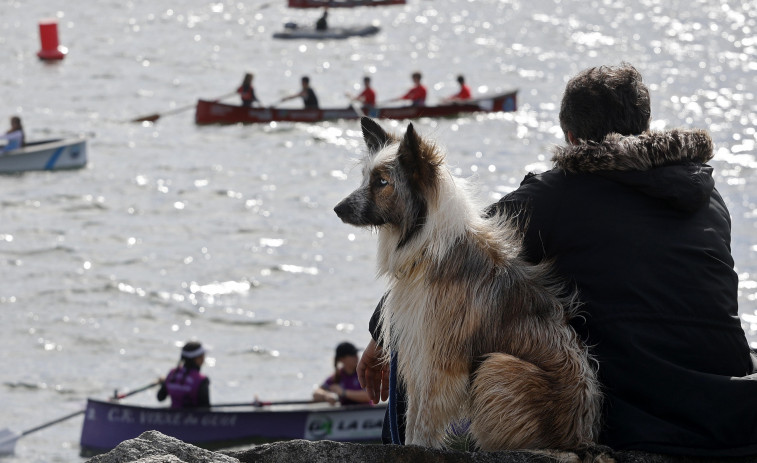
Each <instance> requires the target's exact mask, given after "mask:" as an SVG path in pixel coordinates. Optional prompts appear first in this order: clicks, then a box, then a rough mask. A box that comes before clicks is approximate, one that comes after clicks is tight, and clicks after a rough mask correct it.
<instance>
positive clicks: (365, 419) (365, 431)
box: [80, 399, 386, 455]
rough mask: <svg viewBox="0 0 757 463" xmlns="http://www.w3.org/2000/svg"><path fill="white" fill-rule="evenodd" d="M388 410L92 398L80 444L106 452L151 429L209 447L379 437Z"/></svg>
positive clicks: (88, 450)
mask: <svg viewBox="0 0 757 463" xmlns="http://www.w3.org/2000/svg"><path fill="white" fill-rule="evenodd" d="M385 412H386V406H385V405H379V406H369V405H354V406H346V407H333V406H331V405H329V404H327V403H318V404H312V405H300V406H270V407H244V409H239V408H219V409H216V408H213V409H170V408H154V407H141V406H135V405H126V404H122V403H117V402H106V401H100V400H94V399H89V400H88V401H87V408H86V412H85V415H84V424H83V425H82V432H81V440H80V445H81V453H82V455H93V454H97V453H102V452H107V451H109V450H111V449H113V448H114V447H116V446H117V445H118V444H120V443H121V442H123V441H124V440H127V439H133V438H135V437H137V436H139V435H140V434H142V433H143V432H145V431H149V430H156V431H159V432H161V433H163V434H165V435H167V436H171V437H175V438H177V439H179V440H182V441H184V442H187V443H191V444H194V445H197V446H199V447H203V448H208V449H218V448H224V447H231V446H235V445H242V444H246V443H261V442H273V441H281V440H290V439H307V440H323V439H328V440H334V441H344V442H364V443H369V442H380V441H381V427H382V425H383V421H384V414H385Z"/></svg>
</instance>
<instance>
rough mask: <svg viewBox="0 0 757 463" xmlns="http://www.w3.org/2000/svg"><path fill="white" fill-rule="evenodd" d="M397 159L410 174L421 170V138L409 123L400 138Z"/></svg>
mask: <svg viewBox="0 0 757 463" xmlns="http://www.w3.org/2000/svg"><path fill="white" fill-rule="evenodd" d="M398 155H399V156H398V159H399V161H400V163H401V164H402V165H404V166H405V167H406V168H407V169H408V170H409V171H410V172H418V170H419V169H420V168H421V161H422V160H421V138H420V136H418V132H416V131H415V128H414V127H413V124H412V123H410V124H408V126H407V130H406V131H405V136H403V137H402V142H401V143H400V149H399V153H398Z"/></svg>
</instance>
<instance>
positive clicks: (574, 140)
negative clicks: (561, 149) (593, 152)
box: [567, 130, 578, 145]
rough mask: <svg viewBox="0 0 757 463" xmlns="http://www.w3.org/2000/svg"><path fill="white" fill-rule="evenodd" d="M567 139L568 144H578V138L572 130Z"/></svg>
mask: <svg viewBox="0 0 757 463" xmlns="http://www.w3.org/2000/svg"><path fill="white" fill-rule="evenodd" d="M567 137H568V143H570V144H571V145H577V144H578V138H576V136H575V135H573V132H571V131H570V130H568V133H567Z"/></svg>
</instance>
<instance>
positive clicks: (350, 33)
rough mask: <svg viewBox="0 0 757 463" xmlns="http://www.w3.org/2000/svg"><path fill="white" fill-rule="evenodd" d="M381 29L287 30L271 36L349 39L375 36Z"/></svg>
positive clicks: (276, 37) (307, 28) (332, 28)
mask: <svg viewBox="0 0 757 463" xmlns="http://www.w3.org/2000/svg"><path fill="white" fill-rule="evenodd" d="M380 30H381V29H380V28H379V27H378V26H355V27H329V28H328V29H326V30H323V31H319V30H316V29H315V28H314V27H295V28H287V29H284V30H283V31H281V32H275V33H274V34H273V38H274V39H312V40H328V39H347V38H349V37H368V36H371V35H376V34H378V32H379V31H380Z"/></svg>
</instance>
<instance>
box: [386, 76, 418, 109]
mask: <svg viewBox="0 0 757 463" xmlns="http://www.w3.org/2000/svg"><path fill="white" fill-rule="evenodd" d="M412 78H413V84H414V85H413V88H411V89H410V90H408V92H407V93H405V94H404V95H402V96H401V97H399V98H395V99H393V100H389V101H399V100H410V101H411V102H412V103H411V106H426V87H424V86H423V85H421V73H420V72H414V73H413V74H412Z"/></svg>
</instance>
